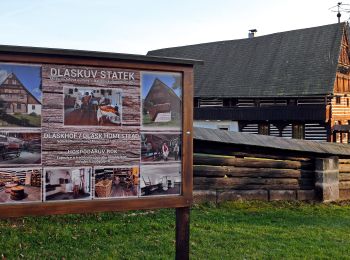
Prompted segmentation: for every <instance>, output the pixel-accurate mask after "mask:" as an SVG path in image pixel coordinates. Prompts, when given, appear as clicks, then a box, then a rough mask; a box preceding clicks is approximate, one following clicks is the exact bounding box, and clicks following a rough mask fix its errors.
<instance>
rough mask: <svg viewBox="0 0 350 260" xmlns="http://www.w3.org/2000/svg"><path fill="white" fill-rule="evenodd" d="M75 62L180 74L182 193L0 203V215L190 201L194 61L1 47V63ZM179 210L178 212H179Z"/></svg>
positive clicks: (182, 204)
mask: <svg viewBox="0 0 350 260" xmlns="http://www.w3.org/2000/svg"><path fill="white" fill-rule="evenodd" d="M6 62H7V63H20V64H28V65H30V64H38V65H41V64H55V65H77V66H93V67H105V68H119V69H134V70H139V71H159V72H176V73H181V74H182V79H183V88H182V97H183V102H182V153H181V156H182V189H181V191H182V192H181V195H176V196H159V197H158V196H155V197H137V198H123V199H103V200H86V201H83V200H79V201H64V202H55V203H52V202H34V203H18V204H3V205H0V217H1V218H7V217H21V216H28V215H53V214H71V213H92V212H105V211H127V210H139V209H157V208H180V209H185V212H188V207H189V206H190V205H191V203H192V188H193V184H192V182H193V180H192V160H193V159H192V154H193V147H192V146H193V142H192V118H193V65H194V64H195V63H199V61H194V60H181V59H171V58H161V57H152V56H142V55H127V54H115V53H103V52H89V51H75V50H60V49H44V48H32V47H14V46H0V63H6ZM181 212H182V211H181V210H180V211H179V212H178V214H179V215H181Z"/></svg>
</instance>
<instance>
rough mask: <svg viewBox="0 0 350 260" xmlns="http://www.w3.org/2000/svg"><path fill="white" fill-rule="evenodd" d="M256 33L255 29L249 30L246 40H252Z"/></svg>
mask: <svg viewBox="0 0 350 260" xmlns="http://www.w3.org/2000/svg"><path fill="white" fill-rule="evenodd" d="M257 32H258V30H257V29H251V30H249V33H248V38H249V39H250V38H254V37H255V34H256V33H257Z"/></svg>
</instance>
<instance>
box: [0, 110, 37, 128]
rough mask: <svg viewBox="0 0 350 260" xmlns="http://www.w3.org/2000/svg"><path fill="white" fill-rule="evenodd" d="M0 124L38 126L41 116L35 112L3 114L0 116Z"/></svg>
mask: <svg viewBox="0 0 350 260" xmlns="http://www.w3.org/2000/svg"><path fill="white" fill-rule="evenodd" d="M0 125H1V126H7V127H14V126H25V127H40V126H41V116H40V115H35V114H30V115H28V114H19V113H16V114H13V115H8V114H4V115H2V116H0Z"/></svg>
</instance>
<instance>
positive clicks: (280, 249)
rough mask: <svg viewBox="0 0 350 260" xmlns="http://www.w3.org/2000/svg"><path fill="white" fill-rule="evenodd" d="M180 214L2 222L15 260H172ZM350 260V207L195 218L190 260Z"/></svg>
mask: <svg viewBox="0 0 350 260" xmlns="http://www.w3.org/2000/svg"><path fill="white" fill-rule="evenodd" d="M174 226H175V217H174V210H170V209H169V210H160V211H156V212H145V211H137V212H127V213H105V214H96V215H92V214H91V215H82V216H80V215H67V216H53V217H40V218H32V217H31V218H22V219H16V220H2V221H0V254H4V255H5V256H7V257H8V258H9V259H12V258H18V257H22V256H23V257H25V258H54V259H56V258H65V259H72V258H74V259H76V258H79V259H80V258H82V259H83V258H85V259H93V258H94V259H96V258H98V259H101V258H110V259H140V258H142V259H173V258H174V234H175V232H174ZM305 257H306V258H332V259H334V258H346V257H348V258H349V259H350V204H347V205H342V206H339V205H308V204H297V203H264V202H249V203H248V202H246V203H239V202H235V203H225V204H222V205H220V206H219V207H215V206H196V207H194V208H193V210H192V212H191V258H192V259H233V258H239V259H242V258H250V259H251V258H276V259H281V258H305Z"/></svg>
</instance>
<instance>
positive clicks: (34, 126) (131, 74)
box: [0, 62, 192, 215]
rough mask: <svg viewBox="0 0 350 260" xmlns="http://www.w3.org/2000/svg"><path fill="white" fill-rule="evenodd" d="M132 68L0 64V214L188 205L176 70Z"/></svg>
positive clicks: (180, 87)
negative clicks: (21, 209) (29, 207)
mask: <svg viewBox="0 0 350 260" xmlns="http://www.w3.org/2000/svg"><path fill="white" fill-rule="evenodd" d="M142 67H143V69H138V68H137V65H134V66H126V68H123V66H120V67H116V66H115V64H113V66H111V67H108V66H93V65H89V66H86V65H80V64H74V62H71V63H70V64H69V65H67V64H62V62H57V63H54V62H52V63H47V62H46V63H38V62H37V63H34V64H33V63H31V64H25V63H22V62H17V63H13V62H11V63H9V62H2V63H0V207H1V206H2V205H22V204H23V205H24V204H28V203H29V204H30V203H37V204H42V205H49V204H51V203H53V204H55V203H59V202H61V204H57V205H62V209H61V210H60V213H61V212H62V213H65V210H64V208H63V207H64V204H62V202H64V203H70V202H72V203H79V204H81V205H84V208H85V209H86V210H85V211H89V210H88V209H89V208H90V209H92V207H93V206H92V205H97V204H96V203H101V205H102V206H101V209H100V210H101V211H104V210H108V209H107V206H103V205H107V204H103V201H108V202H109V204H108V205H113V204H110V202H111V201H112V202H113V201H118V200H123V199H129V200H132V201H133V203H134V204H133V206H131V208H135V209H136V208H147V207H153V208H154V207H162V205H161V203H160V205H159V206H156V203H154V205H153V204H152V203H151V204H152V205H153V206H151V204H149V202H147V201H148V200H149V199H153V198H158V202H162V201H163V200H165V199H167V198H170V201H171V200H172V199H173V198H174V197H175V198H176V197H186V198H187V199H188V198H189V196H188V194H189V193H188V191H186V190H187V189H188V188H186V187H191V185H192V184H188V185H187V186H186V185H185V186H186V187H185V188H184V187H183V181H184V179H185V178H184V169H185V168H184V165H183V158H184V156H183V152H184V151H183V144H184V140H183V136H184V135H183V125H184V121H183V89H184V86H183V84H184V78H183V75H184V72H183V71H181V69H177V70H174V71H166V70H164V69H161V70H157V69H154V68H152V66H150V68H148V67H147V66H142ZM157 68H158V69H159V68H161V67H160V66H158V67H157ZM190 180H191V178H190ZM184 192H185V193H186V192H187V196H184ZM185 195H186V194H185ZM87 201H95V202H94V204H82V203H86V202H87ZM173 201H174V206H176V205H177V206H181V205H182V204H186V205H188V204H189V203H190V202H189V200H186V203H184V200H183V199H182V200H181V201H180V200H176V199H175V200H173ZM142 203H145V205H142ZM147 203H148V204H147ZM146 204H147V205H149V206H147V205H146ZM166 204H167V205H171V204H172V203H166ZM72 205H73V206H71V207H70V212H75V210H74V205H78V204H72ZM115 205H119V206H120V205H122V204H115ZM164 205H165V204H164ZM17 208H18V207H17ZM39 208H40V206H39ZM44 208H45V206H43V209H44ZM129 208H130V207H129ZM121 209H123V207H121ZM111 210H118V209H116V208H113V209H111ZM81 211H82V210H77V212H81ZM91 211H99V209H97V210H96V209H95V210H94V209H92V210H91ZM5 215H6V214H5Z"/></svg>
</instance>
